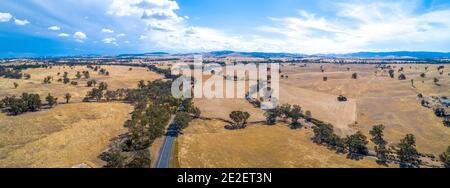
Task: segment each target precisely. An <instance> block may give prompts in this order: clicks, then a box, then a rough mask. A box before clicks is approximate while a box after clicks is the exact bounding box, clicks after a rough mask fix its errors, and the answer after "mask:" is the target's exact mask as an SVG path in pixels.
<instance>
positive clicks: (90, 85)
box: [86, 80, 97, 87]
mask: <svg viewBox="0 0 450 188" xmlns="http://www.w3.org/2000/svg"><path fill="white" fill-rule="evenodd" d="M86 84H87V86H88V87H92V86H94V87H95V85H97V81H95V80H89V81H88V82H87V83H86Z"/></svg>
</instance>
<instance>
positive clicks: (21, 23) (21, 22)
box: [14, 18, 30, 26]
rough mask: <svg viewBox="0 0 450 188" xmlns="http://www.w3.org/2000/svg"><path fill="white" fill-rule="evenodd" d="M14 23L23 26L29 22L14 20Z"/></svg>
mask: <svg viewBox="0 0 450 188" xmlns="http://www.w3.org/2000/svg"><path fill="white" fill-rule="evenodd" d="M14 23H15V24H16V25H20V26H24V25H27V24H29V23H30V22H29V21H28V20H19V19H16V18H14Z"/></svg>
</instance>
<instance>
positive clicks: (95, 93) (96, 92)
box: [88, 88, 103, 102]
mask: <svg viewBox="0 0 450 188" xmlns="http://www.w3.org/2000/svg"><path fill="white" fill-rule="evenodd" d="M88 98H90V99H95V100H96V101H97V102H99V101H100V100H102V98H103V91H102V90H101V89H97V88H92V90H91V91H90V92H88Z"/></svg>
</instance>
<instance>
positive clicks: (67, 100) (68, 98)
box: [64, 93, 72, 104]
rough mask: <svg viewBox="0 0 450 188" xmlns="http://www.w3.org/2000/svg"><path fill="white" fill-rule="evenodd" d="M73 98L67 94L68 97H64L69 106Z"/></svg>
mask: <svg viewBox="0 0 450 188" xmlns="http://www.w3.org/2000/svg"><path fill="white" fill-rule="evenodd" d="M71 98H72V95H70V93H66V95H65V96H64V99H66V103H67V104H69V101H70V99H71Z"/></svg>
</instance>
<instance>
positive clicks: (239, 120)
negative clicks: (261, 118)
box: [230, 111, 250, 129]
mask: <svg viewBox="0 0 450 188" xmlns="http://www.w3.org/2000/svg"><path fill="white" fill-rule="evenodd" d="M230 118H231V119H232V120H233V121H234V127H235V128H238V129H243V128H245V127H246V125H247V120H248V119H249V118H250V114H249V113H248V112H242V111H233V112H231V113H230Z"/></svg>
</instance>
